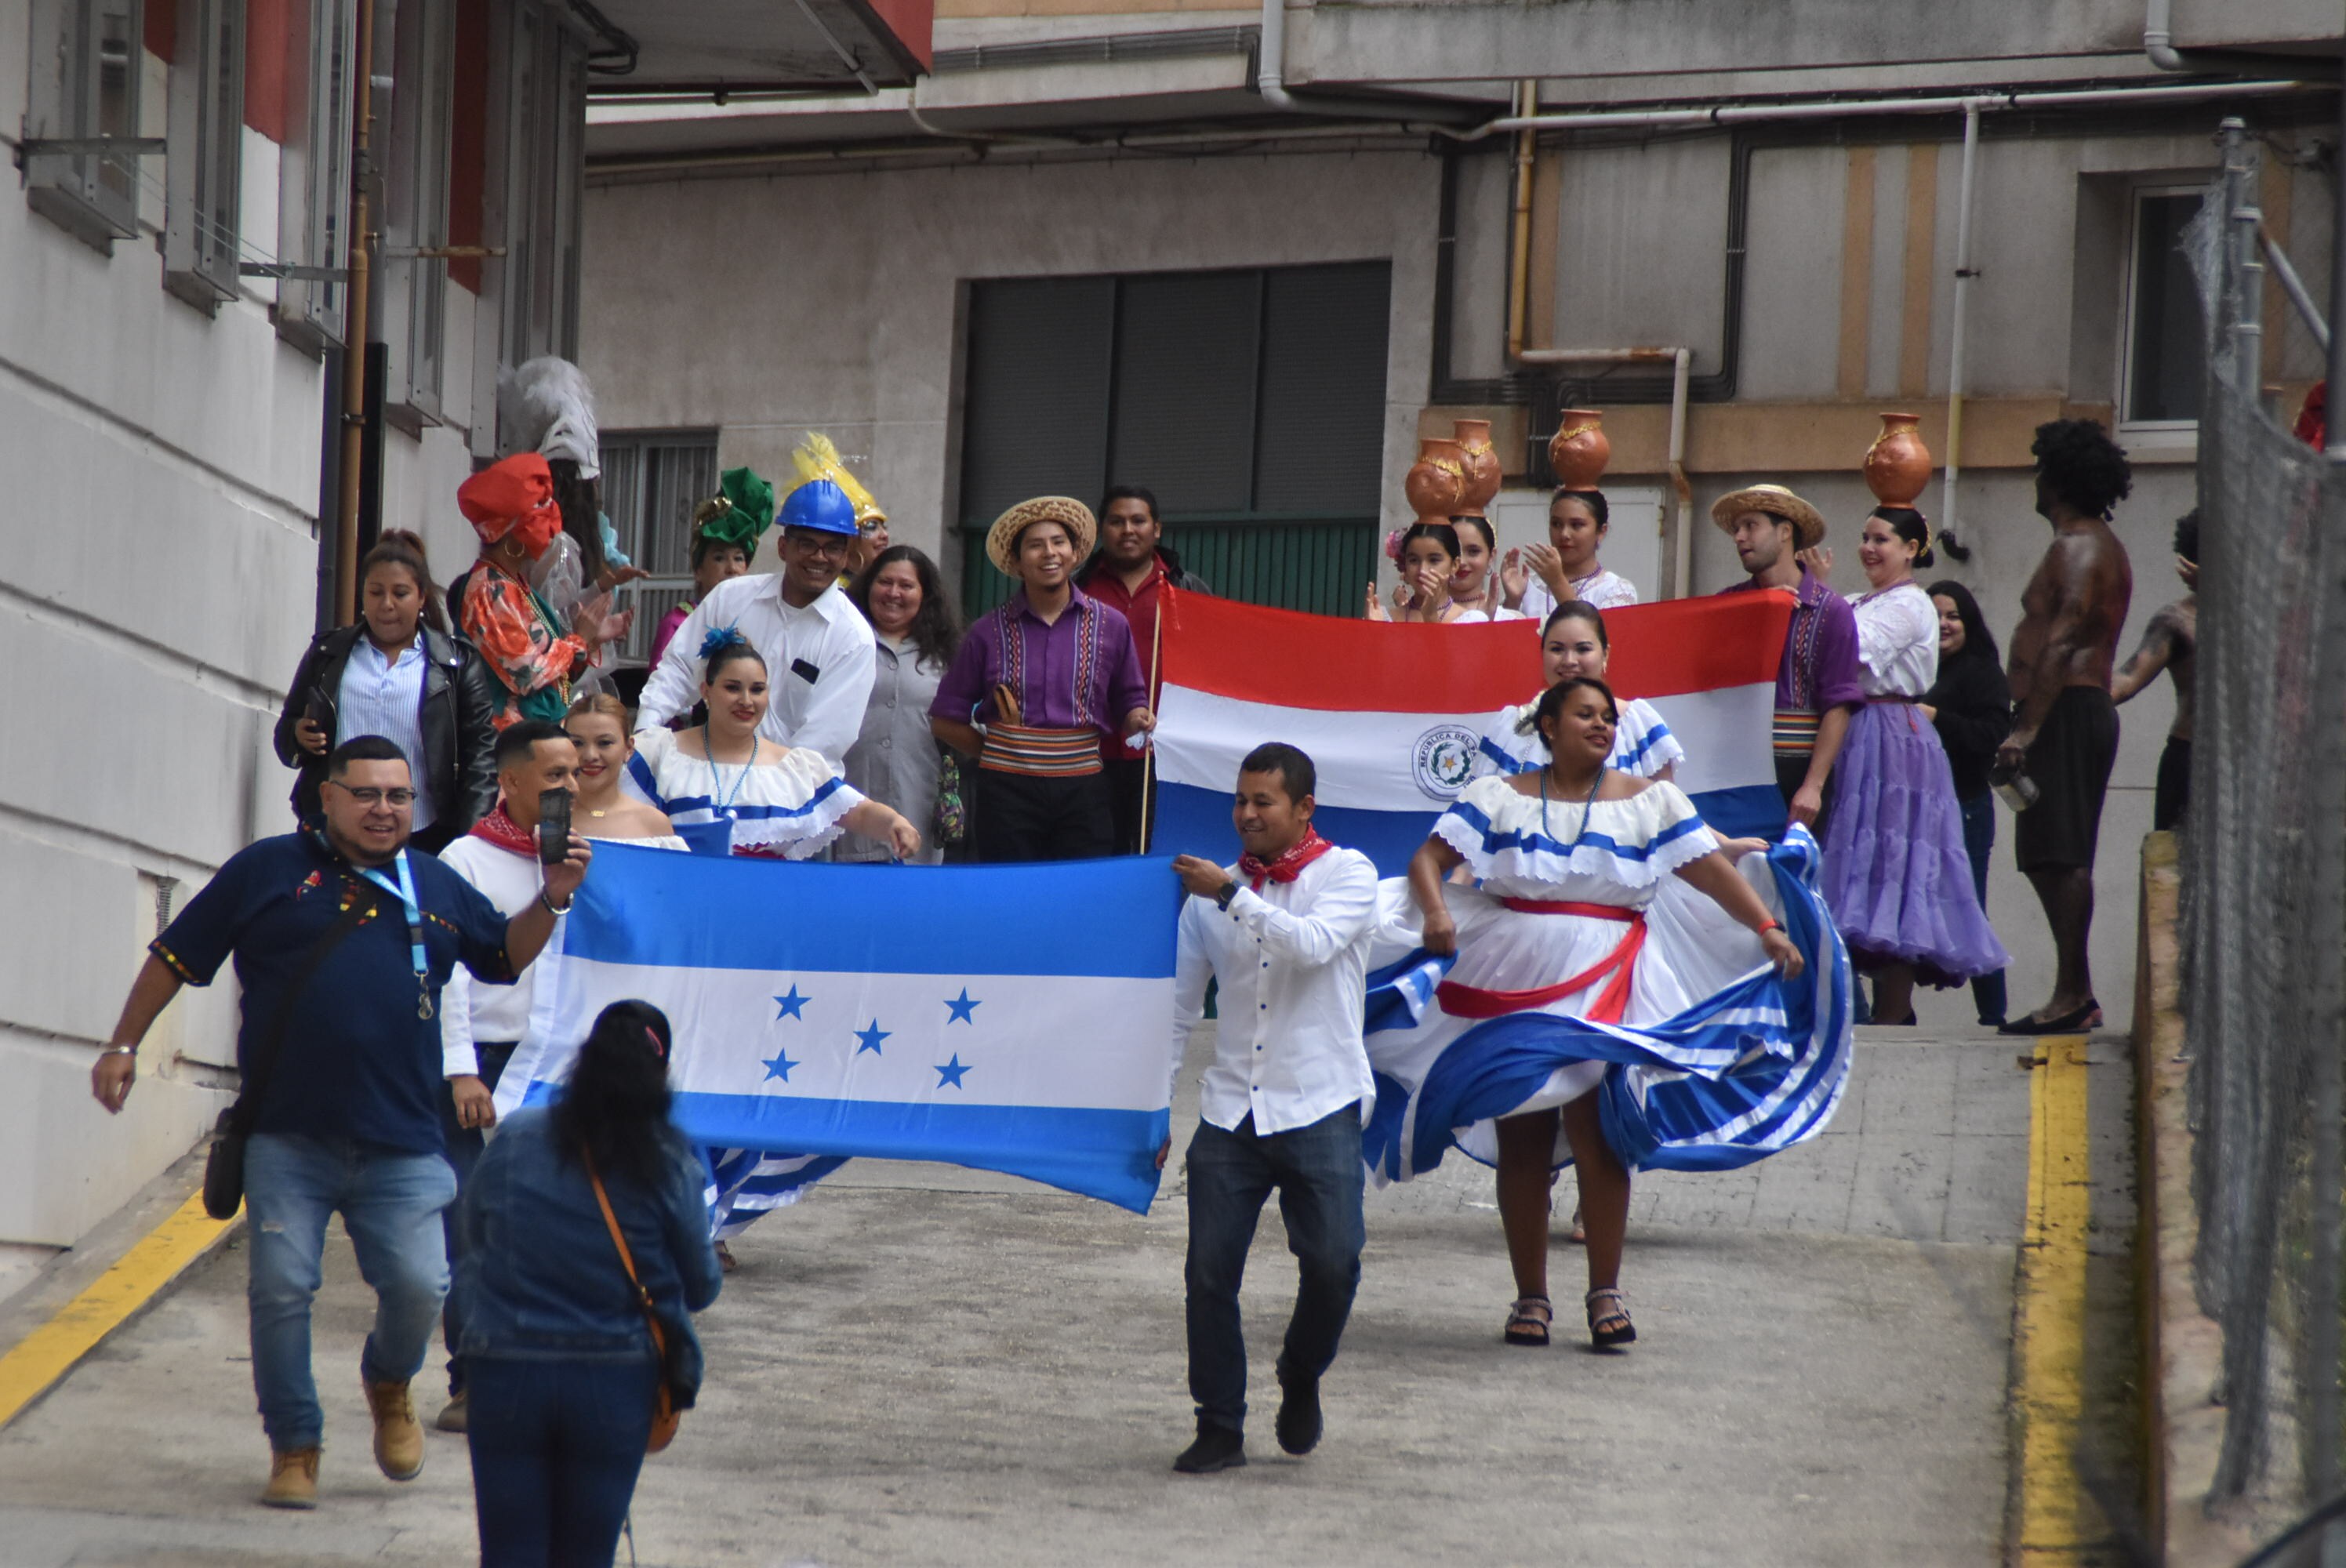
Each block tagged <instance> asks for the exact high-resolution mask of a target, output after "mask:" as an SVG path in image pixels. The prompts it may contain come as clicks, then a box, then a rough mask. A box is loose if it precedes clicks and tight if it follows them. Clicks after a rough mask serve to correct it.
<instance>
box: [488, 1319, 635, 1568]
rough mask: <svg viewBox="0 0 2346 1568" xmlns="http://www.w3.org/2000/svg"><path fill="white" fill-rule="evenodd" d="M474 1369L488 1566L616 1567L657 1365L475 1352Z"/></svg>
mask: <svg viewBox="0 0 2346 1568" xmlns="http://www.w3.org/2000/svg"><path fill="white" fill-rule="evenodd" d="M465 1370H466V1375H467V1378H468V1380H469V1382H470V1388H469V1391H468V1392H467V1394H466V1396H465V1398H466V1401H467V1404H468V1407H469V1409H468V1415H467V1426H466V1430H465V1438H466V1441H468V1442H469V1443H470V1444H471V1446H472V1451H473V1505H474V1512H477V1513H478V1514H479V1516H480V1530H481V1568H610V1563H611V1558H612V1555H613V1553H616V1552H617V1550H618V1545H619V1528H620V1526H621V1525H622V1524H624V1523H625V1522H627V1504H628V1503H629V1502H631V1501H633V1500H634V1498H635V1495H636V1474H637V1471H640V1470H642V1469H643V1467H644V1444H645V1443H646V1442H647V1441H649V1440H650V1437H651V1431H652V1395H653V1393H654V1392H655V1391H656V1390H657V1389H658V1386H659V1365H658V1362H656V1361H654V1360H653V1359H651V1358H650V1357H649V1356H646V1357H644V1358H642V1359H636V1360H584V1359H580V1360H544V1361H536V1360H521V1359H507V1358H505V1357H502V1356H475V1357H474V1358H473V1359H472V1360H471V1361H470V1362H469V1363H468V1364H467V1366H466V1369H465Z"/></svg>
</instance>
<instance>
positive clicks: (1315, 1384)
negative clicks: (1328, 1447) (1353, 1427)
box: [1271, 1378, 1326, 1454]
mask: <svg viewBox="0 0 2346 1568" xmlns="http://www.w3.org/2000/svg"><path fill="white" fill-rule="evenodd" d="M1279 1386H1280V1388H1282V1389H1284V1390H1287V1397H1286V1398H1285V1399H1282V1400H1280V1401H1279V1421H1278V1424H1277V1425H1276V1426H1274V1427H1273V1428H1272V1429H1271V1430H1272V1431H1275V1432H1277V1433H1278V1434H1279V1446H1280V1447H1281V1448H1283V1449H1285V1450H1286V1451H1288V1452H1290V1453H1292V1454H1306V1453H1310V1452H1311V1451H1312V1450H1313V1449H1315V1448H1318V1447H1319V1446H1320V1434H1321V1431H1324V1430H1325V1425H1326V1424H1325V1423H1324V1422H1323V1421H1321V1419H1320V1380H1319V1379H1317V1378H1312V1379H1309V1380H1305V1379H1301V1378H1299V1379H1297V1380H1295V1381H1293V1382H1289V1381H1288V1380H1286V1379H1285V1378H1281V1379H1280V1380H1279Z"/></svg>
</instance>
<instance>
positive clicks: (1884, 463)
mask: <svg viewBox="0 0 2346 1568" xmlns="http://www.w3.org/2000/svg"><path fill="white" fill-rule="evenodd" d="M1921 423H1922V416H1920V415H1919V414H1912V413H1885V414H1883V415H1882V433H1881V434H1880V435H1877V436H1875V437H1874V438H1873V444H1872V446H1870V447H1868V448H1867V449H1866V453H1865V487H1866V488H1867V489H1869V490H1871V491H1872V492H1873V498H1874V499H1875V500H1876V501H1878V502H1880V503H1881V504H1882V505H1884V506H1912V505H1913V504H1914V503H1915V502H1916V501H1918V500H1919V499H1921V498H1922V494H1923V486H1925V485H1927V484H1930V483H1931V449H1930V448H1929V447H1927V446H1924V445H1923V437H1922V434H1921V433H1920V432H1919V431H1918V430H1917V429H1916V427H1917V426H1918V425H1919V424H1921Z"/></svg>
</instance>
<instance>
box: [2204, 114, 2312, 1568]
mask: <svg viewBox="0 0 2346 1568" xmlns="http://www.w3.org/2000/svg"><path fill="white" fill-rule="evenodd" d="M2258 161H2259V148H2258V146H2257V144H2256V143H2255V142H2254V141H2252V140H2250V139H2249V138H2248V137H2246V136H2245V135H2244V134H2243V133H2242V131H2241V129H2240V127H2239V124H2238V122H2228V123H2227V127H2226V132H2225V158H2224V163H2225V167H2224V172H2223V174H2222V176H2221V177H2219V179H2218V180H2217V182H2216V183H2215V185H2214V186H2213V187H2212V188H2210V190H2209V192H2208V199H2207V203H2206V205H2205V206H2204V207H2203V209H2201V211H2200V214H2199V216H2198V219H2196V220H2195V221H2194V222H2193V224H2192V225H2191V227H2190V229H2188V231H2187V233H2186V235H2185V238H2184V249H2185V251H2186V253H2187V255H2188V257H2189V259H2190V260H2191V263H2192V266H2193V268H2194V270H2195V271H2196V272H2197V274H2198V280H2199V284H2200V289H2201V297H2202V299H2203V300H2204V302H2205V305H2206V326H2207V331H2208V395H2207V400H2206V406H2205V408H2204V410H2203V412H2202V415H2201V419H2200V423H2199V510H2200V531H2199V539H2200V566H2199V581H2198V595H2199V629H2198V638H2199V640H2198V669H2197V672H2196V674H2197V692H2198V716H2197V721H2196V722H2197V728H2196V732H2195V744H2194V746H2193V748H2192V777H2191V812H2190V820H2189V823H2188V827H2187V829H2186V832H2185V839H2184V845H2183V868H2184V899H2185V907H2184V921H2185V927H2184V932H2185V934H2184V952H2185V969H2184V983H2185V987H2186V992H2185V1002H2184V1006H2185V1011H2186V1013H2187V1016H2188V1030H2189V1035H2188V1037H2189V1042H2190V1044H2189V1046H2188V1050H2189V1051H2190V1053H2191V1054H2192V1062H2191V1079H2190V1111H2191V1116H2192V1120H2193V1124H2194V1130H2195V1132H2196V1134H2197V1136H2198V1145H2197V1151H2196V1156H2195V1166H2194V1169H2193V1172H2192V1179H2193V1185H2194V1187H2195V1189H2196V1195H2197V1197H2198V1207H2199V1217H2200V1231H2199V1244H2198V1257H2197V1258H2196V1260H2195V1263H2196V1284H2197V1286H2198V1293H2199V1298H2200V1303H2201V1306H2202V1307H2203V1308H2204V1309H2205V1310H2206V1311H2207V1312H2208V1314H2209V1316H2211V1317H2213V1318H2214V1319H2216V1320H2217V1321H2218V1322H2219V1324H2221V1325H2222V1328H2223V1331H2224V1357H2223V1382H2222V1387H2221V1388H2220V1389H2219V1390H2218V1397H2219V1399H2220V1400H2221V1401H2222V1402H2223V1403H2224V1405H2225V1407H2226V1410H2225V1418H2226V1419H2225V1429H2224V1441H2223V1449H2222V1453H2221V1457H2220V1459H2219V1464H2218V1470H2217V1479H2216V1484H2215V1486H2214V1489H2213V1491H2212V1492H2211V1494H2210V1496H2209V1498H2208V1506H2209V1507H2210V1508H2211V1509H2213V1510H2216V1511H2219V1512H2224V1513H2227V1514H2230V1515H2233V1516H2236V1517H2239V1518H2240V1519H2241V1521H2242V1522H2245V1523H2249V1524H2251V1525H2252V1526H2254V1527H2255V1528H2256V1531H2257V1533H2258V1534H2259V1536H2270V1535H2272V1534H2274V1533H2276V1532H2278V1530H2279V1529H2280V1527H2281V1526H2283V1525H2285V1524H2286V1523H2288V1522H2289V1521H2290V1520H2291V1519H2293V1518H2294V1517H2296V1516H2297V1515H2298V1514H2300V1513H2301V1512H2303V1511H2304V1510H2305V1509H2306V1508H2307V1507H2309V1506H2310V1505H2312V1504H2313V1503H2315V1502H2319V1501H2321V1500H2322V1499H2324V1498H2326V1497H2328V1496H2330V1495H2331V1493H2333V1492H2336V1491H2337V1490H2338V1489H2339V1485H2340V1479H2341V1478H2340V1447H2341V1431H2340V1401H2339V1390H2340V1314H2341V1299H2340V1278H2341V1274H2340V1250H2339V1249H2340V1241H2341V1222H2346V1216H2341V1191H2346V1171H2341V1044H2346V1033H2341V1023H2346V1016H2341V1003H2346V994H2341V980H2346V704H2341V693H2346V472H2341V469H2340V468H2337V467H2333V466H2332V465H2331V463H2328V462H2327V461H2325V460H2324V459H2323V457H2322V456H2321V453H2317V452H2315V451H2313V450H2312V449H2310V447H2308V446H2307V445H2305V444H2304V443H2302V442H2300V441H2299V440H2297V439H2296V438H2295V437H2293V436H2292V435H2291V434H2290V432H2289V431H2287V430H2286V429H2284V428H2283V427H2282V426H2281V425H2280V423H2278V422H2277V421H2276V420H2275V418H2274V417H2273V415H2272V414H2271V413H2270V412H2267V410H2266V409H2265V407H2264V404H2263V401H2262V398H2261V396H2260V391H2261V389H2260V386H2259V366H2260V364H2261V361H2262V352H2261V344H2262V331H2263V322H2262V321H2261V310H2262V304H2263V299H2264V291H2265V279H2266V275H2265V270H2264V266H2263V263H2262V260H2261V259H2260V256H2259V249H2258V231H2259V224H2260V219H2261V214H2260V213H2259V211H2258V209H2257V205H2256V192H2257V189H2258ZM2339 412H2346V411H2335V412H2333V413H2332V417H2333V418H2334V417H2339Z"/></svg>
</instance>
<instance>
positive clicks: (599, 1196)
mask: <svg viewBox="0 0 2346 1568" xmlns="http://www.w3.org/2000/svg"><path fill="white" fill-rule="evenodd" d="M578 1157H579V1158H580V1159H581V1160H584V1161H585V1162H586V1179H587V1180H588V1181H589V1182H592V1183H593V1184H594V1186H595V1203H596V1206H597V1207H599V1208H601V1209H602V1211H603V1224H604V1225H605V1226H606V1227H608V1228H609V1230H610V1232H611V1245H612V1246H614V1247H617V1248H618V1249H619V1267H621V1268H625V1269H626V1270H627V1283H628V1284H630V1285H632V1286H634V1287H635V1288H636V1306H637V1308H638V1309H640V1310H641V1311H642V1313H643V1315H644V1327H645V1328H647V1329H650V1330H651V1331H652V1353H653V1354H654V1355H656V1356H658V1358H659V1359H660V1360H661V1362H662V1363H663V1364H665V1363H666V1362H667V1360H668V1336H667V1335H666V1334H664V1333H662V1332H661V1331H660V1322H659V1313H658V1310H657V1309H655V1308H653V1306H652V1293H651V1292H650V1291H648V1290H647V1289H645V1288H644V1282H643V1280H642V1278H640V1277H638V1276H637V1273H636V1255H635V1254H634V1253H632V1252H630V1251H628V1250H627V1236H626V1235H625V1234H624V1233H623V1232H622V1231H621V1230H620V1229H619V1217H618V1216H617V1215H616V1214H613V1213H612V1212H611V1195H610V1194H609V1193H607V1192H606V1191H604V1190H603V1174H602V1173H601V1172H600V1171H598V1170H597V1169H596V1168H595V1156H593V1155H591V1154H589V1153H588V1152H587V1151H586V1150H585V1149H580V1150H579V1151H578Z"/></svg>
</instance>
